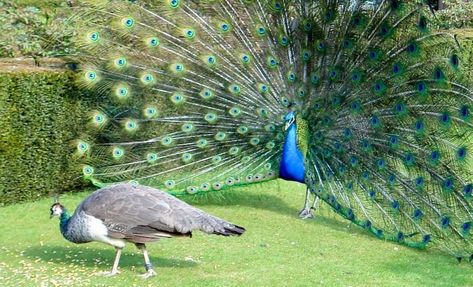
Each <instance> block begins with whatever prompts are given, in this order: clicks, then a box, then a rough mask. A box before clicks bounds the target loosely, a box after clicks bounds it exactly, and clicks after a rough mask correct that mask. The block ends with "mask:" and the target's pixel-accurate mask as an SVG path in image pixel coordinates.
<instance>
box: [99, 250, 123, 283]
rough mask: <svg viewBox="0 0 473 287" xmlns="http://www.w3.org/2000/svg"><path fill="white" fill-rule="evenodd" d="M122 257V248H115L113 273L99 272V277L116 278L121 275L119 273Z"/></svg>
mask: <svg viewBox="0 0 473 287" xmlns="http://www.w3.org/2000/svg"><path fill="white" fill-rule="evenodd" d="M121 255H122V248H118V247H115V261H113V267H112V270H111V271H105V272H99V273H98V275H103V276H107V277H109V276H114V275H117V274H118V273H120V271H118V262H119V261H120V256H121Z"/></svg>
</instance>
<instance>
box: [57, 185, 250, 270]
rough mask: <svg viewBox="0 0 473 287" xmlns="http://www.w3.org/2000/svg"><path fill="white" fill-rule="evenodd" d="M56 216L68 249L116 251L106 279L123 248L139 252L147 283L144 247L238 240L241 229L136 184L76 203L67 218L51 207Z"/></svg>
mask: <svg viewBox="0 0 473 287" xmlns="http://www.w3.org/2000/svg"><path fill="white" fill-rule="evenodd" d="M53 216H59V227H60V230H61V233H62V235H63V236H64V238H66V239H67V240H69V241H71V242H73V243H87V242H92V241H98V242H103V243H106V244H110V245H112V246H113V247H115V249H116V254H115V261H114V263H113V267H112V270H111V271H110V272H104V273H103V274H104V275H106V276H113V275H116V274H117V273H118V272H119V271H118V263H119V260H120V255H121V251H122V249H123V247H125V243H126V242H132V243H134V244H135V245H136V247H137V248H138V249H140V250H141V251H142V252H143V257H144V261H145V268H146V273H145V274H143V275H142V277H144V278H148V277H150V276H153V275H155V274H156V272H155V271H154V270H153V265H152V264H151V261H150V259H149V256H148V252H147V250H146V245H145V244H146V243H149V242H153V241H157V240H159V239H162V238H171V237H176V236H186V237H192V232H193V231H195V230H200V231H202V232H205V233H207V234H217V235H223V236H235V235H236V236H239V235H241V234H243V233H244V232H245V229H244V228H243V227H240V226H237V225H234V224H231V223H228V222H226V221H224V220H222V219H220V218H218V217H215V216H212V215H209V214H207V213H205V212H203V211H202V210H200V209H197V208H194V207H192V206H190V205H189V204H187V203H185V202H183V201H181V200H179V199H177V198H175V197H174V196H172V195H169V194H167V193H165V192H162V191H160V190H157V189H154V188H151V187H147V186H143V185H136V184H116V185H112V186H109V187H105V188H102V189H99V190H97V191H95V192H94V193H92V194H91V195H90V196H88V197H87V198H86V199H84V201H82V202H81V203H80V204H79V206H78V207H77V208H76V210H75V211H74V214H73V215H72V216H71V215H70V214H69V213H68V212H67V210H66V208H65V207H64V206H63V205H61V204H60V203H59V202H56V203H54V204H53V205H52V206H51V217H53Z"/></svg>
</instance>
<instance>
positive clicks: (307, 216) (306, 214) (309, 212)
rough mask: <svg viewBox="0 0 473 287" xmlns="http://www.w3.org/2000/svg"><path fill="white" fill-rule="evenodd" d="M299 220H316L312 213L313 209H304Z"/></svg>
mask: <svg viewBox="0 0 473 287" xmlns="http://www.w3.org/2000/svg"><path fill="white" fill-rule="evenodd" d="M299 218H301V219H312V218H314V214H313V213H312V209H310V208H304V209H302V210H301V212H299Z"/></svg>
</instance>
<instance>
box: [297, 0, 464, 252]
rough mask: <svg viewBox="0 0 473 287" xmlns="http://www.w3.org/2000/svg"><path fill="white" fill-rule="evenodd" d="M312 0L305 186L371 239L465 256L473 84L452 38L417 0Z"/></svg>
mask: <svg viewBox="0 0 473 287" xmlns="http://www.w3.org/2000/svg"><path fill="white" fill-rule="evenodd" d="M320 2H324V1H316V2H315V4H313V6H314V9H307V14H308V15H307V17H308V19H313V20H315V21H314V25H317V26H315V27H316V28H314V29H315V31H319V32H317V33H315V34H314V37H315V39H314V40H312V43H315V47H313V48H312V49H311V50H310V51H311V53H312V55H313V60H312V61H311V62H310V63H309V64H310V66H311V68H310V69H311V70H312V71H313V73H315V74H316V77H317V82H318V83H319V84H318V86H316V87H315V88H313V89H312V90H310V91H309V92H308V93H309V94H310V95H309V98H310V99H309V100H308V101H307V102H306V103H305V109H306V110H305V116H306V118H307V119H308V121H309V122H310V125H309V126H308V128H309V136H310V146H309V150H308V154H307V158H306V179H305V180H306V183H307V185H308V187H309V188H310V189H311V191H312V192H313V193H315V194H316V195H317V196H319V197H320V198H321V199H322V200H324V201H325V202H326V203H328V204H329V205H330V206H331V207H332V208H333V209H334V210H335V212H337V213H338V214H340V215H341V216H343V217H344V218H346V219H348V220H350V221H351V222H353V223H355V224H356V225H359V226H361V227H362V228H364V229H366V230H367V231H369V232H370V233H372V234H374V235H375V236H377V237H379V238H382V239H387V240H393V241H397V242H400V243H404V244H407V245H409V246H415V247H419V248H422V247H425V246H427V245H429V244H432V245H437V246H440V247H442V248H443V249H445V250H447V251H448V252H450V253H452V254H453V255H455V256H457V257H459V258H461V257H468V258H469V257H470V256H471V255H472V253H473V248H472V247H473V246H472V240H471V237H470V231H471V224H472V221H473V208H472V202H471V198H472V191H473V185H472V184H471V181H472V179H473V177H472V174H471V173H472V172H471V164H470V162H471V154H470V153H471V151H472V144H471V143H472V141H471V140H472V139H471V133H472V131H473V129H472V121H471V116H470V113H471V105H472V101H473V93H472V91H471V89H470V88H469V87H467V86H465V85H464V84H462V82H464V79H463V78H462V75H461V61H460V57H459V53H458V52H459V51H458V50H459V45H458V42H457V41H456V39H455V37H454V36H453V35H450V34H448V33H445V32H438V31H433V30H431V29H430V26H429V21H430V19H431V18H432V16H431V15H430V14H429V13H430V12H429V10H428V9H426V5H422V3H420V2H416V1H395V0H391V1H382V3H380V4H379V5H378V6H374V7H371V8H370V9H351V8H350V6H346V5H344V4H341V3H342V2H346V1H328V2H329V3H335V4H333V6H328V8H327V10H326V12H325V13H320V11H321V10H320V9H317V8H316V7H319V6H320V4H318V3H320ZM352 3H353V2H352ZM357 3H358V2H357ZM320 17H322V18H320ZM320 31H323V33H320Z"/></svg>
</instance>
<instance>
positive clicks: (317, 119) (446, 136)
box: [72, 0, 473, 258]
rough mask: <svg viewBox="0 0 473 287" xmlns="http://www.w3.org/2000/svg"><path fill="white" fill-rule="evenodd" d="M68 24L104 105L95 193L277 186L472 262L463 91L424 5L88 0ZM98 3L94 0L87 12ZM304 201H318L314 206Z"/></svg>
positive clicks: (89, 149) (470, 98)
mask: <svg viewBox="0 0 473 287" xmlns="http://www.w3.org/2000/svg"><path fill="white" fill-rule="evenodd" d="M91 2H92V3H90V4H86V5H84V7H81V8H80V9H79V12H78V13H77V14H76V15H77V16H76V17H75V18H74V19H72V20H73V21H74V25H76V27H77V30H78V32H79V33H78V36H77V41H78V45H79V47H80V48H81V49H82V52H81V55H80V57H79V58H80V63H81V65H80V71H81V72H80V81H81V82H82V83H84V84H85V85H87V86H91V87H94V88H95V89H96V90H97V91H98V92H99V95H100V97H101V98H100V99H99V100H100V102H101V104H100V107H97V109H96V110H94V111H91V113H90V118H91V121H90V124H89V126H88V127H87V128H84V135H83V136H82V137H81V139H80V140H78V141H77V142H76V144H77V156H78V157H80V158H82V159H83V161H84V166H83V173H84V175H85V177H86V178H88V179H90V180H92V181H93V183H94V184H96V185H98V186H102V185H106V184H110V183H114V182H123V181H129V180H133V181H137V182H139V183H142V184H146V185H151V186H156V187H159V188H162V189H164V190H167V191H169V192H171V193H173V194H186V193H189V194H195V193H202V192H206V191H211V190H212V191H216V190H221V189H223V188H226V187H229V186H233V185H243V184H251V183H254V182H260V181H264V180H270V179H275V178H278V177H280V178H283V179H287V180H292V181H297V182H301V183H305V184H306V185H307V188H308V193H307V196H306V204H305V208H304V209H303V211H302V212H301V216H303V217H307V216H310V210H309V208H310V206H309V202H308V200H309V199H308V197H309V195H310V194H309V193H311V194H314V195H315V198H320V199H321V200H323V201H324V202H326V203H327V204H329V205H330V206H331V207H332V208H333V210H334V211H335V212H336V213H338V214H340V215H341V216H342V217H344V218H346V219H348V220H350V221H351V222H353V223H354V224H356V225H358V226H361V227H362V228H364V229H366V230H367V231H368V232H370V233H372V234H374V235H375V236H376V237H378V238H381V239H387V240H393V241H397V242H400V243H403V244H407V245H409V246H415V247H419V248H423V247H425V246H427V245H436V246H440V247H441V248H443V249H445V250H447V251H448V252H450V253H452V254H453V255H455V256H457V258H462V257H470V256H471V255H472V253H473V248H472V247H473V246H472V240H471V237H470V231H471V225H472V220H473V214H472V213H473V208H472V201H471V198H472V191H473V185H472V184H471V180H472V174H471V172H470V170H471V169H470V164H469V161H470V160H471V155H470V152H471V148H472V147H471V141H470V134H471V132H472V131H473V129H472V120H471V106H472V103H473V93H472V91H471V89H470V88H469V87H468V85H467V84H464V83H465V79H464V78H463V76H462V73H461V68H462V65H461V61H460V56H459V49H460V44H459V43H458V41H457V39H456V37H455V36H454V35H451V34H449V33H447V32H441V31H435V30H433V29H432V28H431V25H430V23H431V21H433V20H435V19H434V18H435V15H433V13H432V10H431V9H429V7H428V5H427V4H424V3H423V1H400V0H383V1H378V2H379V3H378V4H372V1H362V0H352V1H339V0H314V1H251V0H232V1H230V0H223V1H217V0H216V1H179V0H170V1H146V2H145V1H135V2H136V3H134V4H132V3H128V2H126V1H91ZM98 2H100V3H98ZM314 204H315V202H314Z"/></svg>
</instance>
